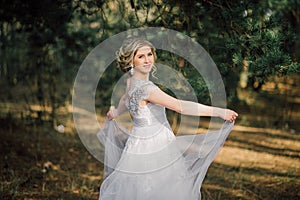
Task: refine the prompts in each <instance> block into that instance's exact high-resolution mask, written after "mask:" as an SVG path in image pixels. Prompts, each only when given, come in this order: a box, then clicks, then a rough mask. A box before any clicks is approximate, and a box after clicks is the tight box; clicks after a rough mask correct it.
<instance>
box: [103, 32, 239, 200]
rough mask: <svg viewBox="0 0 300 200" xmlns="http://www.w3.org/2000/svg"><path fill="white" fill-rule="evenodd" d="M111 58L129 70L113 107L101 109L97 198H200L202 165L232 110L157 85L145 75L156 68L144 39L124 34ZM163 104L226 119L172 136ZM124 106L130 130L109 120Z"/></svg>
mask: <svg viewBox="0 0 300 200" xmlns="http://www.w3.org/2000/svg"><path fill="white" fill-rule="evenodd" d="M117 62H118V65H119V67H120V69H121V70H122V71H124V72H128V73H129V74H130V76H129V78H128V80H127V88H126V92H125V94H124V95H123V96H122V98H121V100H120V102H119V105H118V107H117V109H114V110H110V111H109V112H108V113H107V118H108V120H107V121H106V122H105V128H103V129H101V131H100V132H99V134H98V136H99V138H100V139H101V141H102V143H103V144H104V145H105V148H106V156H105V158H106V161H105V167H106V168H105V176H106V178H105V179H104V181H103V183H102V185H101V188H100V197H99V199H101V200H121V199H122V200H123V199H125V200H153V199H158V200H168V199H172V200H198V199H201V193H200V188H201V184H202V181H203V179H204V176H205V174H206V171H207V168H208V167H209V165H210V164H211V162H212V161H213V159H214V157H215V156H216V154H217V152H218V150H219V149H220V148H221V146H222V145H223V143H224V141H225V140H226V138H227V136H228V134H229V132H230V131H231V129H232V127H233V122H234V120H235V119H236V117H237V116H238V114H237V113H236V112H234V111H232V110H229V109H223V108H217V107H212V106H206V105H203V104H199V103H195V102H190V101H183V100H179V99H176V98H173V97H172V96H169V95H168V94H166V93H165V92H163V91H162V90H160V88H159V87H157V86H156V85H154V84H153V83H152V82H151V81H149V75H150V72H151V71H156V67H155V66H154V63H155V48H154V46H153V45H152V44H151V43H150V42H149V41H147V40H144V39H141V38H135V39H128V40H126V41H125V42H124V43H123V45H122V46H121V48H120V49H119V51H118V52H117ZM165 108H168V109H171V110H174V111H176V112H178V113H180V114H184V115H191V116H211V117H220V118H222V119H224V120H225V121H226V122H225V123H224V125H223V127H222V128H221V129H220V130H218V131H214V132H211V133H206V134H198V135H189V136H178V137H176V136H175V135H174V133H173V132H172V129H171V128H170V126H169V123H168V121H167V118H166V114H165ZM126 110H129V112H130V114H131V116H132V119H133V128H132V130H131V132H130V133H127V131H124V129H122V128H121V127H120V126H119V125H118V124H117V123H116V122H115V121H114V120H112V119H114V118H116V117H118V116H119V115H121V114H122V113H123V112H125V111H126ZM124 136H125V137H124ZM120 138H121V139H120ZM108 141H109V142H108Z"/></svg>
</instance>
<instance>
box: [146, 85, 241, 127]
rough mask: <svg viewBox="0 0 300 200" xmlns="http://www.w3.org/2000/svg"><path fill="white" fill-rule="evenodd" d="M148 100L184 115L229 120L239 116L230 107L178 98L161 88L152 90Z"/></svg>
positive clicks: (231, 120)
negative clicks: (225, 107) (208, 104)
mask: <svg viewBox="0 0 300 200" xmlns="http://www.w3.org/2000/svg"><path fill="white" fill-rule="evenodd" d="M146 100H147V101H149V102H151V103H154V104H158V105H161V106H163V107H166V108H168V109H171V110H174V111H176V112H178V113H181V114H184V115H192V116H210V117H220V118H222V119H224V120H226V121H229V122H233V121H234V120H235V119H236V118H237V116H238V114H237V113H236V112H234V111H233V110H230V109H224V108H218V107H213V106H207V105H204V104H200V103H196V102H191V101H184V100H179V99H176V98H174V97H172V96H170V95H168V94H166V93H165V92H163V91H162V90H160V89H156V90H152V91H151V92H150V94H149V96H148V98H147V99H146Z"/></svg>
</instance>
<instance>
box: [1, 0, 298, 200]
mask: <svg viewBox="0 0 300 200" xmlns="http://www.w3.org/2000/svg"><path fill="white" fill-rule="evenodd" d="M299 4H300V3H299V1H297V0H289V1H288V0H266V1H261V0H253V1H251V0H242V1H241V0H239V1H236V0H234V1H227V0H196V1H191V0H187V1H179V0H142V1H138V0H130V1H126V0H106V1H101V0H99V1H96V0H85V1H80V0H57V1H50V0H43V1H37V0H32V1H29V0H26V1H20V0H10V1H8V0H2V1H1V8H0V60H1V62H0V94H1V95H0V125H1V127H0V134H1V135H0V138H1V146H0V155H1V164H0V165H1V168H0V174H1V177H0V182H1V187H0V193H1V194H0V197H1V199H53V198H56V199H59V198H60V199H74V198H75V199H97V195H98V190H99V186H100V184H101V181H102V178H103V177H102V172H101V169H102V168H103V166H102V164H101V163H99V162H98V161H96V160H95V159H94V158H93V157H92V156H91V155H90V154H89V153H88V152H87V150H86V149H85V148H84V146H83V145H82V144H81V142H80V140H79V138H78V136H77V133H76V130H75V128H74V125H73V119H72V108H71V104H72V92H73V91H72V88H73V84H74V80H75V77H76V74H77V72H78V69H79V67H80V65H81V63H82V62H83V60H84V59H85V57H86V56H87V55H88V54H89V52H90V51H91V50H92V49H93V48H95V47H96V46H97V45H98V44H100V43H101V42H103V41H104V40H106V39H107V38H109V37H111V36H113V35H115V34H118V33H120V32H122V31H126V30H129V29H133V28H140V27H164V28H167V29H172V30H176V31H179V32H181V33H183V34H185V35H187V36H189V37H191V38H192V39H194V40H195V41H197V42H198V43H199V44H201V45H202V46H203V47H204V49H205V50H206V51H207V52H208V53H209V54H210V56H211V57H212V58H213V60H214V61H215V63H216V65H217V67H218V69H219V71H220V73H221V75H222V78H223V81H224V85H225V87H226V93H227V100H228V107H230V108H233V109H235V110H236V111H237V112H239V114H240V117H239V119H238V120H237V122H236V126H235V129H234V131H233V133H232V134H231V135H230V137H229V139H228V141H227V142H226V144H225V147H224V150H222V151H221V153H220V155H219V156H218V157H217V159H216V161H215V162H214V163H213V165H212V166H211V168H210V169H209V172H208V175H207V178H206V179H205V182H204V185H203V189H202V193H203V198H204V199H299V198H300V193H299V191H298V190H299V187H300V181H299V180H300V179H299V178H300V172H299V168H300V161H299V158H300V141H299V139H300V135H299V132H300V125H299V124H300V123H299V122H300V108H299V104H300V89H299V85H300V74H299V69H300V65H299V58H300V50H299V46H300V40H299V34H300V28H299V22H300V6H299ZM120 45H121V44H120ZM158 60H159V61H160V62H162V63H166V64H168V65H169V66H172V67H173V68H174V69H175V70H177V71H178V72H179V73H181V74H182V75H183V76H184V77H186V79H187V80H188V81H189V83H190V84H191V85H192V86H193V89H194V90H195V92H196V94H197V97H198V100H199V101H200V102H202V103H208V104H209V103H210V99H209V95H208V90H207V85H206V84H205V82H204V81H203V80H202V79H201V78H199V75H198V74H197V73H195V69H194V68H193V66H191V65H190V63H189V62H187V61H186V60H185V59H183V58H181V57H179V56H178V55H174V54H171V53H169V52H163V51H158ZM121 75H122V73H121V72H120V71H119V70H118V69H117V68H116V67H115V63H112V65H111V66H110V68H109V72H108V73H106V74H105V76H103V77H102V79H101V81H102V82H101V83H103V86H104V88H101V92H97V94H96V99H97V101H96V108H97V111H98V113H99V118H101V119H102V118H103V117H104V114H105V113H106V112H107V110H108V109H109V107H110V103H111V102H110V98H111V94H112V91H113V87H114V83H112V81H115V82H116V81H117V80H118V79H119V78H120V76H121ZM99 91H100V89H99ZM182 92H184V91H182ZM174 116H175V117H174ZM168 117H169V119H170V122H171V124H172V125H173V124H175V126H176V124H177V121H178V119H177V118H178V116H176V114H174V113H169V114H168ZM204 121H205V120H204ZM201 126H204V127H205V122H204V123H203V124H201Z"/></svg>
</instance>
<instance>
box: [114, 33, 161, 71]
mask: <svg viewBox="0 0 300 200" xmlns="http://www.w3.org/2000/svg"><path fill="white" fill-rule="evenodd" d="M143 46H149V47H150V48H151V51H152V53H153V55H154V59H156V52H155V47H154V46H153V44H152V43H151V42H149V41H148V40H146V39H143V38H128V39H126V40H125V41H124V42H123V44H122V46H121V47H120V49H119V50H118V51H117V52H116V56H117V58H116V59H117V64H118V68H119V69H120V70H121V71H123V72H128V71H129V70H130V68H131V67H132V66H131V65H130V63H131V62H132V60H133V58H134V56H135V55H136V52H137V51H138V49H139V48H141V47H143ZM156 70H157V68H156V66H154V65H153V71H152V75H153V73H155V72H156Z"/></svg>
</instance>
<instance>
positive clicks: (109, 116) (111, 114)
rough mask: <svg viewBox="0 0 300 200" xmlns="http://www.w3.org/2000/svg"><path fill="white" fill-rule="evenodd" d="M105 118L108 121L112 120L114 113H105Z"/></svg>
mask: <svg viewBox="0 0 300 200" xmlns="http://www.w3.org/2000/svg"><path fill="white" fill-rule="evenodd" d="M106 116H107V118H108V119H109V120H112V119H113V118H114V113H113V112H112V110H110V111H108V112H107V114H106Z"/></svg>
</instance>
